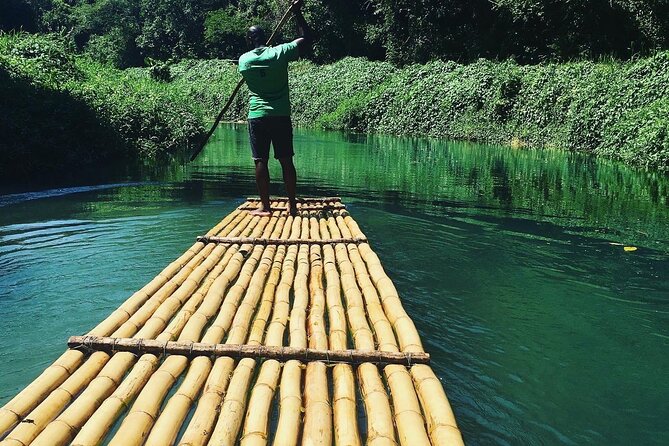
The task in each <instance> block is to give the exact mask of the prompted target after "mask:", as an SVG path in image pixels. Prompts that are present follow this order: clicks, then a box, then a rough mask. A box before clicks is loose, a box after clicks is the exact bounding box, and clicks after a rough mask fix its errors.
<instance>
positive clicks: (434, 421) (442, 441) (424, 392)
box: [334, 211, 464, 445]
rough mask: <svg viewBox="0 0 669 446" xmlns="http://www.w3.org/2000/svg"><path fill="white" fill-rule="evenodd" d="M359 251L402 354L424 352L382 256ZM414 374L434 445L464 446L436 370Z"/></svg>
mask: <svg viewBox="0 0 669 446" xmlns="http://www.w3.org/2000/svg"><path fill="white" fill-rule="evenodd" d="M334 214H335V215H336V216H337V217H336V219H337V222H338V224H339V225H340V226H341V227H346V228H348V230H349V231H350V235H351V236H353V237H363V236H364V234H363V233H362V231H361V230H360V228H359V226H358V224H357V223H356V222H355V220H353V219H352V218H351V216H350V215H349V214H348V213H347V212H338V211H335V212H334ZM357 249H358V251H359V252H360V255H361V257H362V258H363V260H364V262H365V264H366V266H367V268H368V270H369V274H370V277H371V278H372V280H373V282H374V284H375V286H376V288H377V290H378V292H379V295H380V297H381V302H382V304H383V308H384V310H385V313H386V315H387V317H388V319H389V321H390V323H391V324H392V326H393V329H394V331H395V333H396V335H397V338H398V340H399V341H400V346H401V348H402V351H423V347H422V344H421V342H420V337H419V335H418V331H417V330H416V328H415V325H414V324H413V321H411V319H410V318H409V316H408V315H407V314H406V312H405V311H404V308H403V307H402V303H401V301H400V299H399V296H398V294H397V290H396V289H395V286H394V285H393V283H392V281H391V280H390V278H389V277H388V276H387V275H386V273H385V270H384V269H383V266H382V265H381V262H380V260H379V258H378V256H377V255H376V254H375V253H374V252H373V251H372V250H371V248H370V247H369V245H368V244H365V243H363V244H360V245H358V246H357ZM410 373H411V377H412V379H413V382H414V386H415V388H416V390H417V394H418V398H419V400H420V403H421V406H422V409H423V414H424V416H425V419H426V421H427V428H428V433H429V437H430V440H431V442H432V444H435V445H463V444H464V442H463V440H462V434H461V433H460V430H459V429H458V427H457V423H456V421H455V416H454V415H453V410H452V409H451V406H450V404H449V402H448V398H447V396H446V393H445V391H444V389H443V386H442V385H441V382H440V381H439V379H438V378H437V377H436V375H435V374H434V372H433V371H432V369H431V368H430V367H429V366H427V365H415V366H413V367H411V372H410ZM399 377H400V375H397V378H399ZM403 380H405V379H404V378H403Z"/></svg>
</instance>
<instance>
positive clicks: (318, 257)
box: [302, 216, 332, 446]
mask: <svg viewBox="0 0 669 446" xmlns="http://www.w3.org/2000/svg"><path fill="white" fill-rule="evenodd" d="M309 226H310V238H311V239H312V240H320V238H321V237H320V228H319V225H318V220H317V219H316V218H315V217H314V216H312V217H311V218H309ZM309 261H310V275H309V298H310V301H309V304H310V308H309V317H308V319H307V324H308V329H309V347H311V348H315V349H325V348H327V347H328V338H327V334H326V331H325V318H324V315H325V292H324V289H323V260H322V249H321V246H320V245H318V244H311V245H310V246H309ZM326 372H327V369H326V366H325V363H323V362H320V361H315V362H309V363H308V364H307V370H306V374H305V379H304V426H303V434H302V445H304V446H306V445H330V444H331V443H332V407H331V405H330V395H329V391H328V380H327V373H326Z"/></svg>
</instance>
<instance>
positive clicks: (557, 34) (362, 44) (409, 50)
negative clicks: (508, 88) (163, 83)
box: [0, 0, 669, 67]
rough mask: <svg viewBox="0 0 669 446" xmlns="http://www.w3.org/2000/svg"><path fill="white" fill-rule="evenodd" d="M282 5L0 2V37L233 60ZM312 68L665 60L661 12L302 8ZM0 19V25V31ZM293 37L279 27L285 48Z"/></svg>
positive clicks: (137, 60) (571, 4)
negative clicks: (311, 37) (356, 61)
mask: <svg viewBox="0 0 669 446" xmlns="http://www.w3.org/2000/svg"><path fill="white" fill-rule="evenodd" d="M289 3H290V2H289V0H3V2H0V29H4V30H7V29H17V28H19V27H23V28H25V29H27V30H35V29H37V30H39V31H41V32H58V33H63V34H64V35H67V36H69V37H70V38H71V39H72V40H73V41H74V42H75V44H76V46H77V49H78V50H80V51H86V52H88V53H90V54H91V55H92V56H93V57H94V58H96V59H98V60H101V61H105V62H111V63H113V64H114V65H116V66H118V67H127V66H140V65H143V64H145V63H147V62H149V63H150V61H151V60H167V59H173V60H180V59H183V58H223V59H233V58H236V57H237V56H239V54H240V53H241V52H242V51H244V49H245V48H244V42H243V39H242V38H241V35H242V33H243V31H244V29H245V28H246V27H248V26H249V25H250V24H251V23H259V24H261V25H264V26H266V27H268V28H271V27H272V25H273V24H274V23H276V22H277V21H278V18H279V17H280V16H281V14H282V13H283V11H284V10H285V9H286V8H287V7H288V5H289ZM304 9H305V14H306V16H307V18H308V19H309V20H310V21H312V23H314V24H315V26H316V27H317V28H318V30H319V31H320V34H321V40H320V43H319V45H318V47H317V48H316V50H315V53H314V56H313V57H314V59H315V60H316V61H319V62H330V61H334V60H338V59H340V58H342V57H345V56H364V57H367V58H370V59H373V60H388V61H390V62H393V63H396V64H400V65H402V64H410V63H416V62H418V63H425V62H428V61H431V60H434V59H448V60H456V61H459V62H461V63H466V62H470V61H475V60H477V59H478V58H481V57H485V58H492V59H500V60H505V59H508V58H511V59H514V60H516V61H518V62H520V63H536V62H541V61H546V60H568V59H572V58H595V59H596V58H598V57H600V56H614V57H618V58H629V57H631V56H633V55H638V54H649V53H650V52H652V51H654V50H656V49H667V48H669V7H668V5H667V0H643V1H642V0H348V1H341V0H318V1H317V0H307V1H306V4H305V8H304ZM2 18H4V19H2ZM293 32H294V30H293V29H292V27H287V29H286V31H285V33H284V37H290V36H291V35H292V33H293Z"/></svg>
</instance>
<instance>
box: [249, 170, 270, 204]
mask: <svg viewBox="0 0 669 446" xmlns="http://www.w3.org/2000/svg"><path fill="white" fill-rule="evenodd" d="M254 161H255V163H256V184H257V185H258V195H260V203H261V207H260V209H258V210H255V211H252V212H251V213H252V214H253V215H262V216H265V215H270V213H271V209H270V207H269V168H268V167H267V161H268V160H266V159H255V160H254Z"/></svg>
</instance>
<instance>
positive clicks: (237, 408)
mask: <svg viewBox="0 0 669 446" xmlns="http://www.w3.org/2000/svg"><path fill="white" fill-rule="evenodd" d="M266 249H267V250H269V251H270V252H274V250H275V249H276V246H268V247H267V248H266ZM268 266H269V265H268ZM258 294H259V293H258ZM256 303H257V299H256ZM253 307H255V305H253ZM249 308H250V307H249ZM231 334H232V333H231ZM240 339H241V335H239V336H237V337H231V338H229V342H230V343H239V342H240ZM274 362H275V363H276V364H273V366H272V367H271V368H272V370H270V369H269V367H270V364H271V362H270V361H267V362H265V364H267V365H265V364H264V366H265V367H263V369H261V373H262V377H263V379H264V380H266V381H270V380H272V379H273V378H272V377H273V376H278V369H277V367H278V366H279V364H278V362H276V361H274ZM255 366H256V362H255V361H254V360H251V359H242V360H241V361H240V362H239V365H238V366H237V368H236V369H235V372H234V373H233V376H232V379H231V382H230V387H229V388H228V393H227V395H226V396H225V399H224V401H223V405H222V406H221V413H220V416H219V418H218V421H217V423H216V427H215V428H214V431H213V433H212V435H211V439H210V443H212V444H217V445H219V444H220V445H233V444H235V441H236V439H237V436H238V435H239V430H240V428H241V426H242V422H243V420H244V411H245V409H246V404H247V399H246V398H247V396H248V395H247V393H248V388H249V386H250V384H251V378H250V373H251V372H253V371H254V370H255ZM264 390H265V392H264V395H256V397H255V399H254V401H252V402H254V404H263V403H262V401H263V400H265V399H266V398H267V396H268V395H269V394H268V393H267V392H268V391H269V392H270V394H271V395H273V392H274V390H273V386H271V385H270V386H269V387H267V386H265V389H264ZM270 400H271V397H270ZM267 404H269V402H268V403H267ZM258 415H259V414H258V413H255V412H254V413H253V414H252V415H251V418H250V419H249V420H248V422H249V423H250V424H251V426H254V425H262V423H263V420H262V419H260V420H258V421H254V418H255V417H256V416H258Z"/></svg>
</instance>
